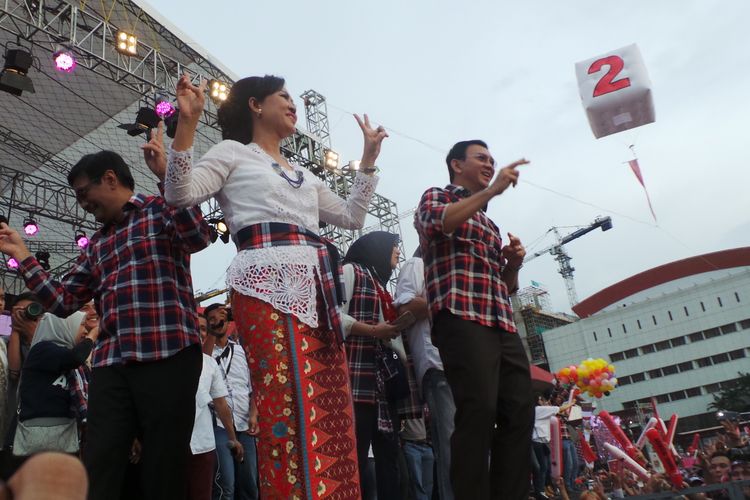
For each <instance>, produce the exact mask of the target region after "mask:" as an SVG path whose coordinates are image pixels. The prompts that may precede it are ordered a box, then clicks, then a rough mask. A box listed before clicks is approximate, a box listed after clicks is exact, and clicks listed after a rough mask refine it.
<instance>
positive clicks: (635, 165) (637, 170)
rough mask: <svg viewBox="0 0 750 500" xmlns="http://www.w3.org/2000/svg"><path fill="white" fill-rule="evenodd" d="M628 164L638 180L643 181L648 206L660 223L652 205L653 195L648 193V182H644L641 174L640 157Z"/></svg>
mask: <svg viewBox="0 0 750 500" xmlns="http://www.w3.org/2000/svg"><path fill="white" fill-rule="evenodd" d="M628 165H630V169H631V170H632V171H633V173H634V174H635V177H636V178H637V179H638V182H640V183H641V186H642V187H643V192H644V193H646V201H648V208H649V210H651V215H652V216H653V218H654V221H655V222H657V223H658V221H657V220H656V214H655V213H654V207H653V206H651V197H650V196H649V195H648V190H647V189H646V183H644V182H643V174H641V167H640V166H639V165H638V158H636V159H634V160H630V161H628Z"/></svg>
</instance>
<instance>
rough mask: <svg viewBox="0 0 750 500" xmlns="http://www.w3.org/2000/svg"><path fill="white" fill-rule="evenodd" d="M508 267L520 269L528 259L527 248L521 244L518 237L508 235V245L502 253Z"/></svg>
mask: <svg viewBox="0 0 750 500" xmlns="http://www.w3.org/2000/svg"><path fill="white" fill-rule="evenodd" d="M500 252H501V254H502V256H503V258H504V259H505V263H506V265H507V266H510V267H514V268H518V267H521V265H522V264H523V259H524V257H526V248H524V246H523V245H522V244H521V240H520V239H519V238H518V236H514V235H512V234H511V233H508V244H507V245H505V246H504V247H503V248H502V250H501V251H500Z"/></svg>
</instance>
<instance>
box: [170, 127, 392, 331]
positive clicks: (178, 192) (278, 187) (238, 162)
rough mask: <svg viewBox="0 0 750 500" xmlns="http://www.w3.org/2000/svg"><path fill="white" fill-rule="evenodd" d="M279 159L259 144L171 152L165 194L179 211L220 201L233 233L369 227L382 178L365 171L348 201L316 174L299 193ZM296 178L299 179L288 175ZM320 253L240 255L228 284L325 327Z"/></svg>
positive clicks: (280, 250)
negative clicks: (197, 154) (319, 300)
mask: <svg viewBox="0 0 750 500" xmlns="http://www.w3.org/2000/svg"><path fill="white" fill-rule="evenodd" d="M272 163H274V160H273V159H272V158H271V157H270V156H269V155H268V154H266V153H265V152H264V151H263V150H262V149H261V148H260V147H259V146H258V145H257V144H254V143H251V144H248V145H244V144H242V143H239V142H236V141H230V140H226V141H222V142H220V143H219V144H216V145H215V146H213V147H212V148H211V149H210V150H209V151H208V152H207V153H206V154H205V155H204V156H203V158H201V159H200V160H198V162H197V163H195V164H193V161H192V149H190V150H188V151H180V152H177V151H174V150H172V149H171V148H170V151H169V163H168V166H167V175H166V180H165V182H164V196H165V198H166V200H167V203H169V204H170V205H173V206H177V207H190V206H194V205H198V204H200V203H202V202H204V201H206V200H207V199H209V198H211V197H212V196H213V197H215V198H216V201H218V202H219V205H220V206H221V210H222V212H223V213H224V218H225V221H226V223H227V226H228V227H229V231H230V232H231V234H232V236H233V237H234V235H235V234H237V232H238V231H239V230H240V229H242V228H244V227H247V226H250V225H252V224H258V223H261V222H284V223H287V224H295V225H298V226H302V227H305V228H307V229H309V230H310V231H313V232H315V233H318V221H323V222H327V223H329V224H333V225H335V226H339V227H342V228H344V229H358V228H361V227H362V225H363V224H364V221H365V216H366V215H367V206H368V204H369V203H370V198H371V197H372V195H373V194H374V193H375V187H376V186H377V183H378V178H377V177H375V176H371V175H366V174H362V173H359V174H357V176H356V177H355V179H354V184H353V185H352V189H351V193H350V195H349V199H348V200H343V199H341V198H340V197H339V196H337V195H336V194H335V193H334V192H333V191H331V190H330V189H329V188H328V186H326V184H325V183H324V182H323V181H322V180H321V179H319V178H318V177H316V176H315V175H314V174H313V173H312V172H310V171H309V170H307V169H304V168H302V167H300V166H298V165H295V164H292V166H293V167H294V169H295V170H296V171H300V172H302V174H303V176H304V182H303V183H302V185H301V186H300V187H299V188H298V189H295V188H294V187H292V186H291V185H290V184H289V183H288V182H287V180H286V179H284V178H283V177H281V176H280V175H279V174H277V173H276V171H275V170H274V169H273V167H272V166H271V165H272ZM287 175H288V176H289V177H290V178H291V179H295V180H296V178H297V177H296V174H295V173H292V172H287ZM316 274H319V264H318V255H317V250H316V249H315V248H314V247H309V246H279V247H273V248H261V249H250V250H243V251H241V252H238V253H237V255H236V256H235V258H234V259H233V260H232V263H231V264H230V266H229V269H228V270H227V286H230V287H232V288H234V289H235V290H237V291H238V292H240V293H242V294H243V295H247V296H250V297H256V298H259V299H261V300H263V301H265V302H268V303H269V304H271V305H272V306H274V307H275V308H277V309H279V310H280V311H282V312H285V313H289V314H293V315H295V316H296V317H297V318H299V319H300V321H302V322H303V323H305V324H307V325H309V326H311V327H317V326H318V315H317V308H316V300H315V298H316V290H315V275H316Z"/></svg>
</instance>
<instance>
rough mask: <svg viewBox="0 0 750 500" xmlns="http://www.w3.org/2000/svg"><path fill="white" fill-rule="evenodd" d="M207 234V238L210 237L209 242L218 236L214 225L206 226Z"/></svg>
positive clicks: (214, 240)
mask: <svg viewBox="0 0 750 500" xmlns="http://www.w3.org/2000/svg"><path fill="white" fill-rule="evenodd" d="M208 235H209V238H211V243H216V240H217V238H218V237H219V233H218V232H217V231H216V228H215V227H213V226H208Z"/></svg>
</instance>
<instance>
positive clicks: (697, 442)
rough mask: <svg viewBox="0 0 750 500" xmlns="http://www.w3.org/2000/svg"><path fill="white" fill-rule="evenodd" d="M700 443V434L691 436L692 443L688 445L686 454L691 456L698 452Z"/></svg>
mask: <svg viewBox="0 0 750 500" xmlns="http://www.w3.org/2000/svg"><path fill="white" fill-rule="evenodd" d="M700 442H701V434H700V432H696V433H695V434H694V435H693V442H692V443H691V444H690V448H688V454H690V455H692V454H693V453H695V452H696V451H697V450H698V446H699V445H700Z"/></svg>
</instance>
